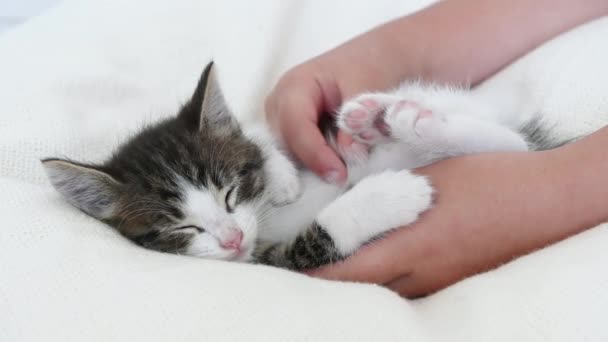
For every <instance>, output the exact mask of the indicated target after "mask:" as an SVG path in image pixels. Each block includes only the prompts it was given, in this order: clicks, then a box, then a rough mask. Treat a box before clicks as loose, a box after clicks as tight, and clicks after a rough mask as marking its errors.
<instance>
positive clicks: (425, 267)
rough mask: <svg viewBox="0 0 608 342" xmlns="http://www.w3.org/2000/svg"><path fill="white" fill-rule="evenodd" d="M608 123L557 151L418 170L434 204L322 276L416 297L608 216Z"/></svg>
mask: <svg viewBox="0 0 608 342" xmlns="http://www.w3.org/2000/svg"><path fill="white" fill-rule="evenodd" d="M605 143H608V129H604V130H602V131H600V132H598V133H596V134H595V135H594V136H591V137H589V138H587V139H585V140H581V141H580V142H578V143H576V144H574V145H569V146H565V147H562V148H560V149H557V150H553V151H548V152H525V153H496V154H480V155H471V156H465V157H458V158H453V159H449V160H445V161H442V162H438V163H436V164H433V165H431V166H427V167H424V168H421V169H419V170H417V173H419V174H423V175H427V176H428V177H430V179H431V181H432V183H433V185H434V187H435V188H436V190H437V191H436V202H435V205H434V207H433V208H431V209H430V210H429V211H428V212H427V213H425V214H423V216H422V217H421V219H420V221H418V222H416V223H414V224H413V225H411V226H410V227H405V228H403V229H400V230H397V231H395V232H393V233H392V234H390V235H388V236H387V237H386V238H385V239H382V240H380V241H378V242H376V243H374V244H372V245H370V246H368V247H364V248H363V249H362V250H361V251H360V252H359V253H357V254H355V255H354V256H352V257H350V258H349V259H347V260H345V261H344V262H343V263H341V264H336V265H333V266H328V267H325V268H322V269H319V270H315V271H313V272H312V273H311V274H312V275H313V276H317V277H321V278H326V279H337V280H347V281H361V282H371V283H377V284H384V285H385V286H387V287H389V288H391V289H392V290H394V291H397V292H398V293H400V294H401V295H403V296H407V297H415V296H420V295H425V294H429V293H432V292H434V291H437V290H439V289H441V288H444V287H446V286H448V285H451V284H453V283H455V282H456V281H458V280H460V279H462V278H465V277H467V276H470V275H473V274H475V273H478V272H482V271H486V270H488V269H491V268H493V267H496V266H498V265H500V264H502V263H505V262H508V261H510V260H511V259H513V258H515V257H518V256H521V255H524V254H526V253H528V252H530V251H533V250H535V249H538V248H541V247H544V246H546V245H548V244H551V243H553V242H556V241H559V240H561V239H564V238H566V237H568V236H570V235H572V234H575V233H578V232H580V231H583V230H585V229H587V228H589V227H592V226H594V225H596V224H599V223H601V222H602V221H604V220H605V219H606V218H607V217H608V211H607V209H606V207H605V201H603V200H602V199H603V198H606V197H608V186H606V181H605V178H604V176H603V173H604V172H608V161H607V160H606V159H605V157H604V152H603V146H605V145H604V144H605Z"/></svg>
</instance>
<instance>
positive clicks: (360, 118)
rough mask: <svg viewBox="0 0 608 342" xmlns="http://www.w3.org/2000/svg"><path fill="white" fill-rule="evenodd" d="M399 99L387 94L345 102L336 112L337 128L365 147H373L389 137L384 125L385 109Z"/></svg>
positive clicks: (365, 95)
mask: <svg viewBox="0 0 608 342" xmlns="http://www.w3.org/2000/svg"><path fill="white" fill-rule="evenodd" d="M399 101H400V99H399V98H398V97H397V96H394V95H388V94H363V95H359V96H358V97H356V98H354V99H353V100H350V101H347V102H345V103H344V104H343V105H342V107H341V108H340V110H338V116H337V123H338V127H339V128H340V129H342V130H344V131H345V132H347V133H349V134H350V135H352V136H353V137H354V138H355V139H356V140H358V141H359V142H362V143H364V144H367V145H375V144H378V143H380V142H382V141H383V140H386V139H387V138H388V137H389V136H390V128H389V126H388V125H387V124H386V121H385V117H386V114H387V109H389V108H390V107H391V106H392V105H394V104H395V103H397V102H399Z"/></svg>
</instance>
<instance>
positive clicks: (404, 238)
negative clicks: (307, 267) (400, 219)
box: [307, 228, 412, 284]
mask: <svg viewBox="0 0 608 342" xmlns="http://www.w3.org/2000/svg"><path fill="white" fill-rule="evenodd" d="M410 232H411V231H410V229H409V228H405V229H404V228H400V229H397V230H395V231H393V232H391V233H389V234H387V235H386V236H385V237H384V238H382V239H380V240H378V241H376V242H374V243H371V244H368V245H366V246H364V247H362V248H361V249H359V251H357V252H356V253H355V254H353V255H352V256H350V257H348V258H347V259H345V260H344V261H342V262H339V263H336V264H331V265H327V266H323V267H321V268H319V269H315V270H312V271H309V272H307V274H308V275H310V276H313V277H318V278H322V279H327V280H341V281H354V282H363V283H373V284H386V283H388V282H391V281H393V280H394V279H397V278H399V277H402V276H405V275H407V274H408V273H409V270H410V269H411V267H410V266H411V265H410V264H409V263H410V262H411V260H412V259H411V257H410V256H409V254H410V251H411V249H410V248H409V247H411V245H412V243H411V242H412V241H411V236H410Z"/></svg>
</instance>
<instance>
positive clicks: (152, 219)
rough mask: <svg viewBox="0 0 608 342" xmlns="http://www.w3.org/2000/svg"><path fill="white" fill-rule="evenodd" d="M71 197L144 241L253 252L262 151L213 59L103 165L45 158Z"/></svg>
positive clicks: (181, 248) (182, 249) (214, 254)
mask: <svg viewBox="0 0 608 342" xmlns="http://www.w3.org/2000/svg"><path fill="white" fill-rule="evenodd" d="M43 165H44V168H45V170H46V172H47V175H48V177H49V179H50V181H51V183H52V184H53V186H54V187H55V188H56V189H57V190H58V191H59V192H60V193H61V194H62V195H63V196H64V197H65V198H66V200H67V201H68V202H70V203H71V204H72V205H74V206H75V207H77V208H79V209H80V210H82V211H83V212H85V213H87V214H88V215H90V216H92V217H95V218H97V219H99V220H102V221H104V222H106V223H108V224H110V225H112V226H113V227H115V228H116V229H118V231H120V232H121V233H122V234H123V235H125V236H126V237H128V238H129V239H131V240H133V241H135V242H136V243H138V244H140V245H142V246H144V247H146V248H150V249H155V250H160V251H164V252H171V253H179V254H187V255H192V256H197V257H203V258H212V259H222V260H247V259H249V258H250V256H251V253H252V249H253V247H254V243H255V239H256V236H257V212H258V209H259V207H260V206H261V205H262V204H263V202H264V183H265V181H264V173H263V165H264V158H263V155H262V152H261V151H260V149H259V147H258V146H257V145H255V144H254V143H252V142H251V141H250V140H248V139H247V138H246V137H245V136H244V135H243V134H242V132H241V130H240V128H239V126H238V123H237V121H236V120H235V119H234V118H233V116H232V114H231V113H230V110H229V109H228V107H227V106H226V104H225V101H224V97H223V95H222V92H221V89H220V88H219V86H218V84H217V80H216V77H215V73H214V71H213V65H212V63H210V64H209V65H208V66H207V67H206V68H205V71H204V72H203V74H202V76H201V78H200V80H199V83H198V86H197V88H196V90H195V92H194V95H193V96H192V98H191V99H190V100H189V101H188V102H187V103H186V105H185V106H184V107H183V108H182V109H181V111H180V112H179V114H178V115H177V116H176V117H174V118H171V119H168V120H166V121H163V122H161V123H159V124H157V125H154V126H151V127H148V128H146V129H144V130H143V131H142V132H140V133H139V134H138V135H136V136H134V137H133V138H132V139H130V140H129V141H128V142H127V143H126V144H124V145H123V146H121V147H120V148H119V149H118V150H117V151H116V153H115V154H114V155H113V156H112V158H110V159H109V160H108V161H107V162H105V163H103V164H100V165H91V164H83V163H77V162H74V161H68V160H62V159H46V160H43Z"/></svg>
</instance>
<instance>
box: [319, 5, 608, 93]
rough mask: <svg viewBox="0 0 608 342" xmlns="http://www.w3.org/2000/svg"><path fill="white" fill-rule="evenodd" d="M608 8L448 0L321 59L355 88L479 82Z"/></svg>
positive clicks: (343, 84)
mask: <svg viewBox="0 0 608 342" xmlns="http://www.w3.org/2000/svg"><path fill="white" fill-rule="evenodd" d="M607 14H608V1H605V0H580V1H576V0H535V1H529V0H514V1H488V0H450V1H442V2H439V3H437V4H435V5H433V6H430V7H428V8H426V9H424V10H422V11H420V12H417V13H415V14H413V15H410V16H405V17H402V18H399V19H396V20H394V21H391V22H389V23H387V24H384V25H382V26H380V27H378V28H376V29H374V30H371V31H369V32H367V33H365V34H363V35H361V36H358V37H356V38H354V39H352V40H351V41H349V42H347V43H345V44H343V45H341V46H339V47H337V48H335V49H333V50H331V51H329V52H328V53H326V54H324V55H322V56H320V58H319V60H320V61H321V62H323V63H329V64H331V65H332V66H333V69H334V70H335V72H336V73H338V74H339V76H338V77H337V79H339V80H340V81H341V87H342V88H343V89H345V91H346V92H347V93H351V92H352V93H356V92H359V91H361V89H358V88H359V87H360V85H365V86H366V87H368V89H374V88H377V89H384V88H387V87H392V86H394V85H396V84H398V83H399V82H401V81H403V80H404V79H408V78H419V77H422V78H426V79H433V80H437V81H441V82H452V83H466V84H476V83H478V82H480V81H482V80H483V79H485V78H487V77H489V76H490V75H492V74H494V73H495V72H496V71H498V70H499V69H500V68H502V67H504V66H505V65H507V64H509V63H510V62H512V61H513V60H515V59H516V58H518V57H520V56H522V55H523V54H525V53H526V52H528V51H530V50H531V49H533V48H534V47H536V46H538V45H540V44H541V43H543V42H545V41H546V40H548V39H550V38H552V37H554V36H556V35H558V34H560V33H562V32H564V31H567V30H569V29H571V28H573V27H575V26H577V25H579V24H581V23H584V22H586V21H588V20H591V19H593V18H597V17H600V16H602V15H607ZM362 52H364V53H362ZM354 70H357V71H356V72H353V71H354ZM350 87H356V88H357V89H350Z"/></svg>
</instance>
